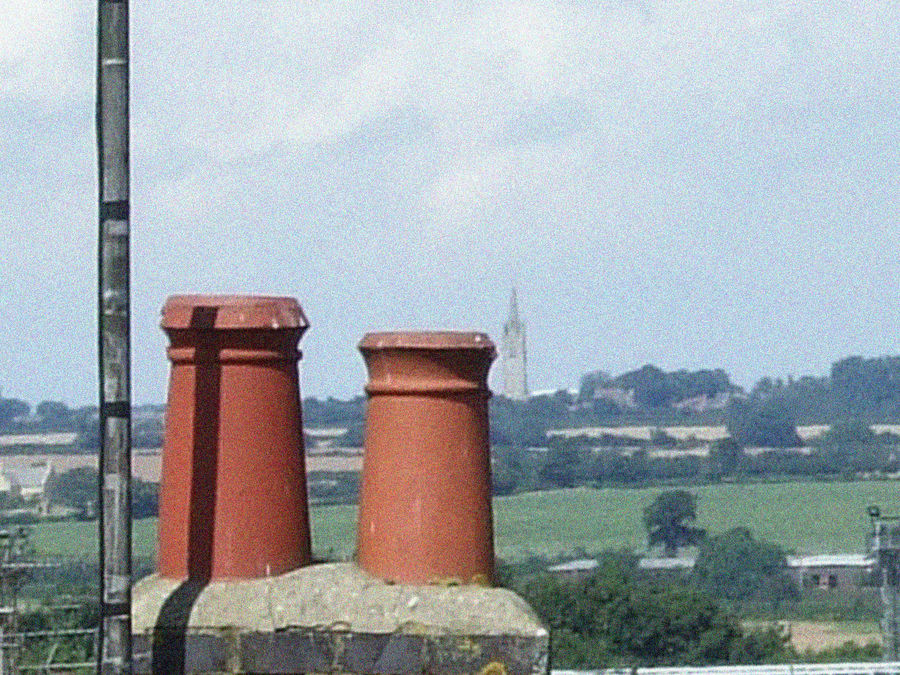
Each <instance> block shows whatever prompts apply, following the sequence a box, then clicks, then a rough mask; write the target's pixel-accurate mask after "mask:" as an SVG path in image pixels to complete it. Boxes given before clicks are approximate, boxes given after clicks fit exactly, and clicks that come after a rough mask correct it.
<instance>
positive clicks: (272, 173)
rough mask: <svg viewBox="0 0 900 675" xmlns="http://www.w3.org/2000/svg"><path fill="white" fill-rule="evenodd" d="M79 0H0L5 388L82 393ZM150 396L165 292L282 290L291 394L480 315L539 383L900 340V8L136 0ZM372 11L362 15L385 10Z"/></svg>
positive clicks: (84, 253) (344, 391)
mask: <svg viewBox="0 0 900 675" xmlns="http://www.w3.org/2000/svg"><path fill="white" fill-rule="evenodd" d="M95 4H96V3H94V2H87V1H86V0H40V2H35V0H4V2H3V11H2V21H0V118H2V128H3V133H2V134H0V196H2V209H0V251H2V253H3V258H2V263H0V319H2V321H3V323H4V326H3V329H2V331H0V387H2V394H3V395H4V396H7V397H10V396H16V397H19V398H24V399H26V400H28V401H30V402H32V403H37V402H38V401H40V400H44V399H60V400H64V401H66V402H68V403H70V404H73V405H75V404H88V403H92V402H94V401H95V399H96V381H97V376H96V365H95V358H96V349H95V343H96V337H95V331H96V318H95V312H96V310H95V294H96V270H95V262H96V234H95V231H96V186H95V183H96V165H95V157H96V154H95V148H94V143H95V139H94V127H93V122H94V119H93V115H94V91H93V87H94V81H95V80H94V61H95V53H94V51H95V44H94V35H95V26H94V21H95ZM131 8H132V18H131V31H132V32H131V39H132V174H133V178H132V181H133V183H132V204H133V207H132V214H133V234H132V246H133V249H132V250H133V262H132V267H133V276H132V289H133V290H132V293H133V295H132V311H133V320H132V323H133V337H134V345H133V361H134V398H135V401H136V402H161V401H162V400H163V399H164V395H165V387H166V374H167V364H166V362H165V356H164V348H165V340H164V337H163V335H162V333H161V332H160V330H159V328H158V322H159V308H160V307H161V305H162V303H163V302H164V300H165V298H166V296H168V295H169V294H172V293H184V292H229V293H265V294H284V295H292V296H295V297H297V298H298V299H299V300H300V302H301V304H302V305H303V307H304V308H305V310H306V312H307V314H308V316H309V318H310V321H311V324H312V326H311V328H310V330H309V332H308V333H307V335H306V337H305V338H304V340H303V342H302V347H303V350H304V360H303V384H302V386H303V393H304V395H317V396H324V395H328V394H331V395H335V396H339V397H346V396H351V395H355V394H358V393H361V391H362V385H363V379H364V370H363V368H362V361H361V359H360V358H359V355H358V352H357V351H356V344H357V342H358V341H359V339H360V338H361V337H362V335H363V334H364V333H365V332H366V331H370V330H389V329H403V328H422V329H427V328H456V329H466V330H481V331H485V332H488V333H489V334H491V335H492V336H493V337H494V338H495V339H499V333H500V327H501V324H502V322H503V320H504V318H505V313H506V309H507V304H508V300H509V291H510V288H511V287H512V286H515V287H517V289H518V292H519V301H520V308H521V310H522V313H523V315H524V319H525V320H526V323H527V329H528V340H529V342H528V349H529V377H530V382H531V385H532V388H535V389H544V388H557V387H571V386H576V385H577V381H578V378H579V376H580V375H581V374H582V373H584V372H586V371H589V370H596V369H603V370H607V371H610V372H613V373H617V372H622V371H624V370H627V369H631V368H635V367H638V366H641V365H643V364H645V363H648V362H650V363H654V364H657V365H659V366H662V367H664V368H667V369H670V368H682V367H685V368H697V367H723V368H725V369H726V370H728V371H729V372H730V373H731V374H732V375H733V377H734V378H735V379H736V381H737V382H738V383H740V384H742V385H745V386H749V385H752V383H753V382H754V381H755V380H756V379H758V378H759V377H761V376H763V375H780V376H784V375H787V374H789V373H790V374H794V375H801V374H804V373H812V374H824V373H826V372H827V369H828V366H829V364H830V363H831V362H832V361H834V360H836V359H838V358H841V357H843V356H846V355H848V354H863V355H870V356H874V355H881V354H897V353H900V293H898V276H900V254H898V227H897V222H898V216H900V200H898V194H900V192H898V188H900V142H898V139H900V87H898V85H900V3H897V2H896V0H886V1H877V0H869V1H867V2H852V1H848V2H821V1H819V0H816V1H813V0H809V1H806V0H782V1H780V2H776V1H774V0H752V1H746V2H744V1H741V0H733V1H730V2H728V1H724V0H723V1H711V0H704V1H701V0H694V1H692V2H672V0H658V1H655V0H643V1H641V0H633V1H626V0H620V1H613V0H607V1H604V0H592V1H591V2H580V1H575V0H570V1H568V2H563V1H557V2H549V1H546V2H541V1H538V0H534V1H530V2H529V1H524V0H522V1H515V2H512V1H507V2H502V1H493V0H484V1H481V2H461V1H459V0H456V1H455V2H444V1H442V0H430V1H429V2H428V3H414V2H409V1H408V0H405V1H403V2H394V1H393V0H379V2H377V3H361V2H352V1H349V0H348V1H345V2H336V1H335V2H315V1H313V0H304V1H303V2H297V1H295V2H288V1H286V0H252V1H250V0H230V1H228V2H213V3H210V2H200V1H199V0H184V1H182V2H178V3H163V2H159V1H156V0H143V1H137V2H132V3H131ZM373 8H377V9H373Z"/></svg>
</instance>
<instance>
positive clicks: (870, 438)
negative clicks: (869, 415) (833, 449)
mask: <svg viewBox="0 0 900 675" xmlns="http://www.w3.org/2000/svg"><path fill="white" fill-rule="evenodd" d="M875 440H876V439H875V434H874V433H873V432H872V429H871V428H870V427H869V425H868V424H866V423H865V422H863V421H862V420H861V419H859V418H851V419H847V420H841V421H838V422H835V423H834V424H832V425H831V428H830V429H829V430H828V431H826V432H825V433H824V434H822V435H821V436H819V437H818V438H815V439H813V443H814V444H815V445H818V446H820V447H825V446H834V445H849V444H866V443H873V442H874V441H875Z"/></svg>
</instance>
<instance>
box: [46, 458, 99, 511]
mask: <svg viewBox="0 0 900 675" xmlns="http://www.w3.org/2000/svg"><path fill="white" fill-rule="evenodd" d="M97 481H98V477H97V470H96V469H91V468H88V467H79V468H77V469H71V470H69V471H64V472H62V473H58V474H56V475H54V476H52V477H51V478H50V480H49V481H48V484H47V498H48V500H49V501H50V503H52V504H59V505H62V506H67V507H69V508H71V509H75V510H76V511H77V512H78V515H79V517H81V518H93V517H95V516H96V515H97V490H98V482H97Z"/></svg>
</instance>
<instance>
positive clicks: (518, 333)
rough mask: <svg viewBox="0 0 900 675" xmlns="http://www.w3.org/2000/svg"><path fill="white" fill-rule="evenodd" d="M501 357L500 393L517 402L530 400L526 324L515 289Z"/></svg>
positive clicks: (510, 303)
mask: <svg viewBox="0 0 900 675" xmlns="http://www.w3.org/2000/svg"><path fill="white" fill-rule="evenodd" d="M500 356H501V357H502V359H503V390H502V391H501V392H500V393H501V394H503V395H504V396H506V397H507V398H511V399H515V400H517V401H522V400H524V399H526V398H528V380H527V379H526V374H525V373H526V370H525V367H526V354H525V324H524V323H522V322H521V321H520V320H519V307H518V304H517V303H516V289H515V288H514V289H513V290H512V296H511V297H510V299H509V318H508V319H507V321H506V323H505V324H503V340H502V341H501V343H500Z"/></svg>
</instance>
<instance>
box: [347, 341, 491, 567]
mask: <svg viewBox="0 0 900 675" xmlns="http://www.w3.org/2000/svg"><path fill="white" fill-rule="evenodd" d="M359 349H360V351H361V352H362V355H363V359H364V360H365V363H366V367H367V368H368V371H369V383H368V385H367V386H366V393H367V394H368V395H369V404H368V409H367V414H366V432H365V454H364V457H363V476H362V487H361V493H360V508H359V531H358V540H357V545H358V562H359V564H360V566H361V567H362V568H363V569H365V570H366V571H368V572H370V573H371V574H373V575H375V576H378V577H381V578H383V579H386V580H388V581H394V582H401V583H453V582H459V583H484V584H489V583H492V582H493V578H494V541H493V524H492V518H491V478H490V447H489V442H488V408H487V402H488V398H489V396H490V391H489V390H488V388H487V374H488V370H489V368H490V364H491V361H492V360H493V358H494V356H495V354H496V351H495V349H494V345H493V343H492V342H491V341H490V339H489V338H488V337H487V335H484V334H483V333H462V332H418V333H417V332H399V333H370V334H368V335H366V336H365V337H364V338H363V340H362V342H360V344H359Z"/></svg>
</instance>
